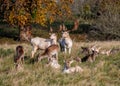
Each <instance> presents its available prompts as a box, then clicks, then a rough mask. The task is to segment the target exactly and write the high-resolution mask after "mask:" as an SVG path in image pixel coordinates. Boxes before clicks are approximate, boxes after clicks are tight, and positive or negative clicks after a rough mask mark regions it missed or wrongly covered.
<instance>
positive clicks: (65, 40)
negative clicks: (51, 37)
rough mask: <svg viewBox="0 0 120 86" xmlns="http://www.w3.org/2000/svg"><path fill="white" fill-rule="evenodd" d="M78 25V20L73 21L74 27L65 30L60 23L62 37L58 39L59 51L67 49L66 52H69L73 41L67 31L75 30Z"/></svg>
mask: <svg viewBox="0 0 120 86" xmlns="http://www.w3.org/2000/svg"><path fill="white" fill-rule="evenodd" d="M78 26H79V21H78V20H76V21H75V22H74V27H73V29H72V30H67V28H66V27H65V25H64V24H63V25H60V31H62V37H61V38H60V40H59V44H60V48H61V51H64V52H65V53H66V52H67V49H68V53H69V54H71V49H72V46H73V41H72V39H71V37H70V35H69V32H71V31H75V30H77V28H78Z"/></svg>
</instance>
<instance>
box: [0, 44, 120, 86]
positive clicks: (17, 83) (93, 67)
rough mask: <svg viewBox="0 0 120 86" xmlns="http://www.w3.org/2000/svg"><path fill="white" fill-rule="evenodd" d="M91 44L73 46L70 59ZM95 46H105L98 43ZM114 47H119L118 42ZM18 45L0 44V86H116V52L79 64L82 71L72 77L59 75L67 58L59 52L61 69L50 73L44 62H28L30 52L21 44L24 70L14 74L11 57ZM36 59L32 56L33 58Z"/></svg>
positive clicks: (119, 65) (119, 64)
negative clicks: (84, 46)
mask: <svg viewBox="0 0 120 86" xmlns="http://www.w3.org/2000/svg"><path fill="white" fill-rule="evenodd" d="M92 44H94V43H93V42H91V43H85V42H84V43H83V42H80V43H74V48H73V50H72V51H73V52H72V56H73V57H75V56H80V57H82V56H83V55H82V54H81V53H80V46H83V45H92ZM97 44H98V45H103V46H105V45H107V44H108V42H105V43H104V44H103V43H102V42H98V43H97ZM116 44H119V42H118V43H117V42H116ZM17 45H19V44H8V45H6V44H2V46H0V86H119V85H120V57H119V56H120V53H117V54H115V55H111V56H105V55H99V56H98V57H97V59H96V61H95V62H93V63H90V62H84V63H79V64H78V65H80V66H81V67H82V68H83V69H84V71H83V72H82V73H76V74H63V73H62V68H63V61H64V59H65V58H69V57H70V56H69V55H66V56H64V55H63V53H59V63H60V64H61V66H62V68H61V69H60V70H54V69H52V68H51V67H46V66H45V64H46V61H47V59H44V60H42V61H41V62H39V63H37V62H31V59H30V53H31V48H32V47H31V46H30V45H29V44H24V43H22V44H21V45H23V46H24V49H25V56H26V57H27V58H26V59H25V63H24V69H23V70H21V71H16V70H15V68H14V63H13V57H14V53H15V47H16V46H17ZM111 45H112V47H115V46H120V45H114V44H113V43H112V44H111V43H110V44H109V45H107V46H106V47H104V48H110V47H111ZM77 50H79V51H78V52H77ZM35 57H36V56H35Z"/></svg>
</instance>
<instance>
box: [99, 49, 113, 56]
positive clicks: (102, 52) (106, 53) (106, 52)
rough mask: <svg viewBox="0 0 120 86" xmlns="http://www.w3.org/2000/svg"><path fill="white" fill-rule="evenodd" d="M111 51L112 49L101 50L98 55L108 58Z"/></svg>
mask: <svg viewBox="0 0 120 86" xmlns="http://www.w3.org/2000/svg"><path fill="white" fill-rule="evenodd" d="M111 50H112V49H110V50H102V51H100V54H103V55H107V56H109V55H110V53H111Z"/></svg>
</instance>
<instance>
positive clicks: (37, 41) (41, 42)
mask: <svg viewBox="0 0 120 86" xmlns="http://www.w3.org/2000/svg"><path fill="white" fill-rule="evenodd" d="M52 44H57V36H56V34H55V33H51V34H50V38H49V39H45V38H40V37H35V38H32V39H31V45H32V47H33V50H32V58H33V57H34V54H35V53H36V51H37V50H38V49H40V50H45V49H46V48H48V47H49V46H50V45H52Z"/></svg>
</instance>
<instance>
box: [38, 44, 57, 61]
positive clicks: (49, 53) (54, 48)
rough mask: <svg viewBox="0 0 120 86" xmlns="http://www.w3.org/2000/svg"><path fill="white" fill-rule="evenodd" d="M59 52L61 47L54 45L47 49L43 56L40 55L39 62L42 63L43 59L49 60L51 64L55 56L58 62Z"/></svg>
mask: <svg viewBox="0 0 120 86" xmlns="http://www.w3.org/2000/svg"><path fill="white" fill-rule="evenodd" d="M58 51H59V45H57V44H53V45H51V46H49V47H48V48H46V49H45V51H44V52H43V53H42V54H39V57H38V61H41V60H42V59H43V58H46V57H47V58H48V62H50V59H51V58H52V57H53V56H54V57H55V58H56V59H57V60H58Z"/></svg>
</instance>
